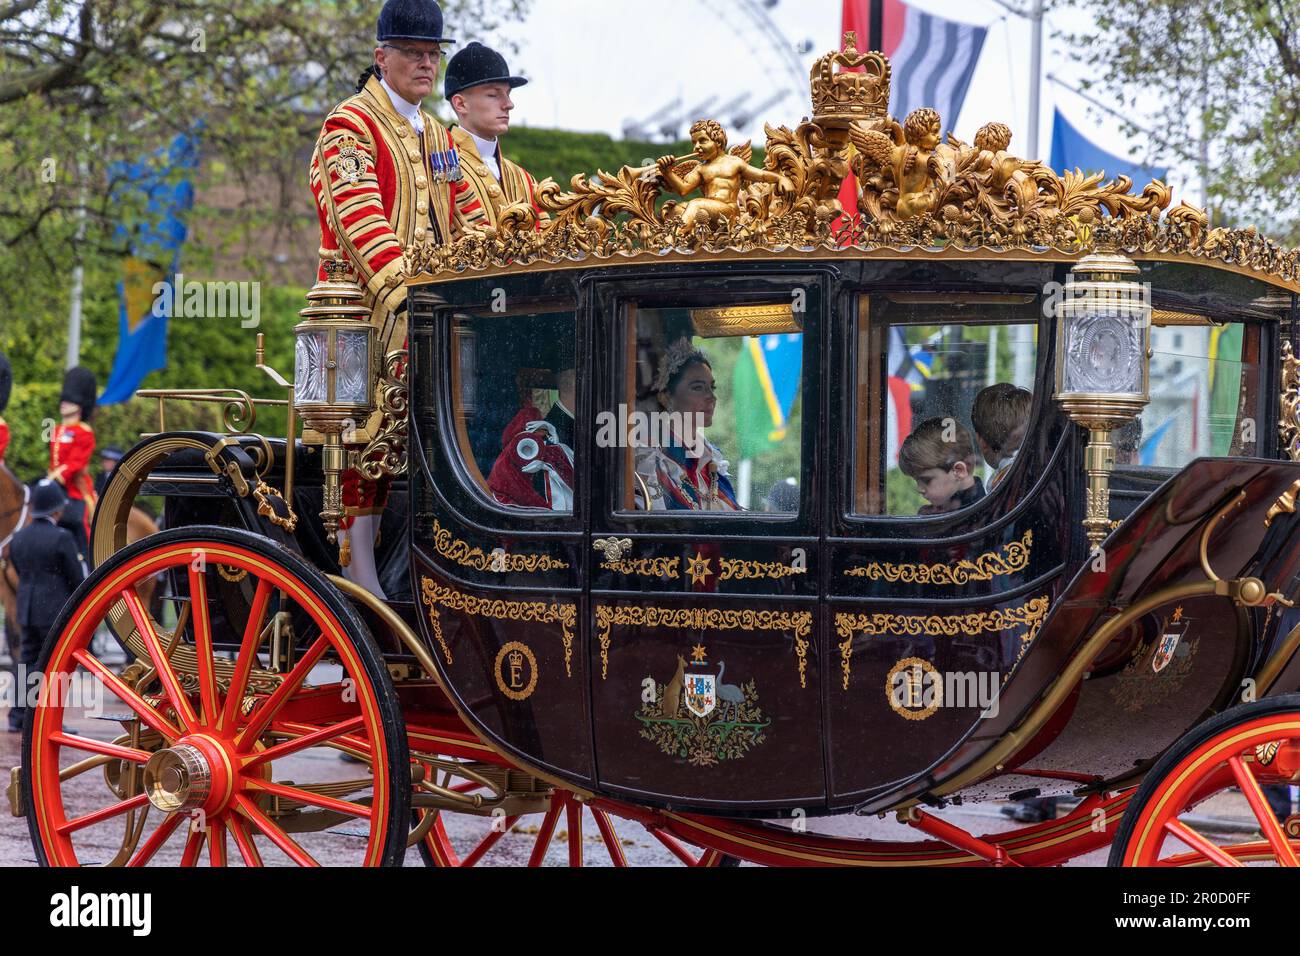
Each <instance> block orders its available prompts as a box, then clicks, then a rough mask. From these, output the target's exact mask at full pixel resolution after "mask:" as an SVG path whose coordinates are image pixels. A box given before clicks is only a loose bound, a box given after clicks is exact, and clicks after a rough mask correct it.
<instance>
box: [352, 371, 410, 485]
mask: <svg viewBox="0 0 1300 956" xmlns="http://www.w3.org/2000/svg"><path fill="white" fill-rule="evenodd" d="M409 359H410V355H409V353H408V352H406V351H405V350H400V351H396V352H389V353H388V355H387V356H385V358H384V374H383V377H382V378H380V380H379V388H378V390H377V398H378V404H379V411H380V413H381V416H382V417H381V419H380V425H379V431H378V432H377V433H376V434H375V437H374V438H372V439H371V441H370V444H369V445H367V446H366V448H365V450H364V451H362V452H361V455H360V456H359V458H358V461H359V462H360V465H359V467H358V469H357V470H358V471H360V472H361V475H362V477H364V478H365V479H367V480H368V481H379V480H381V479H382V478H384V477H386V476H392V477H398V476H401V475H404V474H406V470H407V465H408V463H409V462H408V458H407V453H406V438H407V435H406V430H407V423H408V421H409V419H410V411H409V410H410V392H409V390H408V387H407V365H408V363H409Z"/></svg>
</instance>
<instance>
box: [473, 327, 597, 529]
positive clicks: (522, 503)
mask: <svg viewBox="0 0 1300 956" xmlns="http://www.w3.org/2000/svg"><path fill="white" fill-rule="evenodd" d="M452 321H453V335H452V346H451V348H452V355H451V368H452V382H451V388H452V404H453V409H454V417H455V427H456V438H457V444H458V445H459V446H460V453H461V456H462V460H463V461H464V463H465V465H466V468H467V470H468V471H469V474H470V476H471V477H472V478H473V479H474V481H475V482H476V483H477V484H478V486H479V490H480V491H482V492H483V493H484V494H486V495H487V496H489V497H490V498H492V499H493V500H494V501H496V502H497V503H499V504H502V505H505V506H507V507H510V508H520V509H535V510H544V511H553V512H566V513H569V512H572V511H573V492H574V486H575V478H574V474H575V472H574V461H573V448H574V441H573V439H574V414H575V411H576V401H577V400H576V376H577V372H576V331H575V322H574V313H573V312H572V310H568V311H564V310H561V309H559V308H556V309H554V310H553V311H552V310H547V309H545V308H540V309H539V308H536V307H534V308H533V309H532V310H531V311H517V310H511V311H507V312H504V313H496V312H493V311H492V310H491V309H490V308H489V309H484V310H482V311H481V312H478V313H475V314H468V313H458V314H457V315H456V316H455V317H454V319H453V320H452Z"/></svg>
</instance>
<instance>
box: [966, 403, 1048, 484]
mask: <svg viewBox="0 0 1300 956" xmlns="http://www.w3.org/2000/svg"><path fill="white" fill-rule="evenodd" d="M1033 408H1034V396H1033V393H1032V392H1028V391H1026V390H1025V389H1023V388H1017V387H1016V386H1015V385H1011V384H1009V383H1007V382H1001V383H999V384H997V385H993V386H991V387H989V388H986V389H984V391H982V392H980V393H979V396H978V397H977V398H976V399H975V407H974V408H973V409H971V424H972V425H974V426H975V441H976V442H978V443H979V448H980V454H981V455H983V456H984V460H985V461H986V462H988V466H989V467H990V468H992V469H993V472H994V474H993V477H992V478H991V479H990V480H989V491H992V490H993V489H994V488H996V487H997V486H998V485H1000V484H1002V481H1003V480H1004V479H1005V478H1006V477H1007V475H1008V474H1010V472H1011V469H1012V467H1013V466H1014V465H1015V463H1016V456H1017V455H1018V454H1020V446H1021V445H1023V444H1024V443H1025V433H1026V431H1027V430H1028V429H1029V416H1030V413H1031V412H1032V411H1033Z"/></svg>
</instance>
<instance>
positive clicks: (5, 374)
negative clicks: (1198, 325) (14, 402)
mask: <svg viewBox="0 0 1300 956" xmlns="http://www.w3.org/2000/svg"><path fill="white" fill-rule="evenodd" d="M13 387H14V370H13V367H12V366H10V364H9V360H8V359H7V358H5V356H4V353H3V352H0V413H3V412H4V410H5V409H6V408H8V407H9V394H10V392H12V391H13Z"/></svg>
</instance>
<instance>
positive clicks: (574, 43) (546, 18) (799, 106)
mask: <svg viewBox="0 0 1300 956" xmlns="http://www.w3.org/2000/svg"><path fill="white" fill-rule="evenodd" d="M910 2H912V3H913V5H915V6H917V7H920V8H921V9H923V10H925V11H926V12H928V13H934V14H938V15H940V16H944V17H947V18H949V19H952V20H963V21H965V22H968V23H973V24H979V25H982V26H986V27H988V28H989V34H988V38H987V39H986V41H985V44H984V50H983V55H982V56H981V59H980V63H979V66H978V68H977V70H976V73H975V76H974V79H973V81H972V83H971V88H970V92H969V94H968V96H967V99H966V105H965V108H964V110H963V112H962V115H961V116H960V117H958V118H957V121H956V123H955V124H953V123H952V121H951V119H950V118H949V117H944V123H945V126H947V127H949V128H951V129H953V130H954V132H956V133H957V135H958V136H960V137H962V138H963V139H966V140H967V141H969V140H970V139H971V138H972V137H973V136H974V133H975V131H976V130H977V129H978V128H979V127H980V126H982V125H984V124H985V123H987V122H991V121H995V120H998V121H1003V122H1006V123H1008V124H1009V125H1010V126H1011V128H1012V129H1013V131H1014V132H1015V136H1016V139H1015V141H1014V143H1013V146H1012V149H1013V151H1020V152H1022V153H1023V152H1027V151H1028V148H1029V136H1028V128H1029V124H1028V111H1029V51H1030V43H1031V37H1032V31H1031V26H1030V23H1029V21H1028V20H1024V19H1021V18H1020V17H1017V16H1015V15H1014V14H1011V13H1010V12H1008V11H1007V10H1005V9H1004V8H1002V7H1001V6H999V5H998V4H997V3H995V2H993V0H910ZM532 4H533V9H532V13H531V14H530V16H529V17H528V19H527V20H526V21H525V22H523V23H516V24H511V25H508V26H506V27H504V28H503V29H502V31H501V34H502V35H504V36H508V37H509V39H510V40H511V41H513V42H514V43H516V44H518V46H519V53H518V54H516V55H514V56H513V57H512V60H513V62H512V63H511V66H512V67H513V68H514V69H515V72H520V73H523V74H524V75H525V76H528V77H530V78H531V79H532V81H533V82H532V84H531V85H529V86H528V87H526V88H524V89H521V90H519V91H518V93H517V94H516V96H515V103H516V112H515V121H516V122H517V123H524V124H527V125H529V126H542V127H550V128H562V129H570V130H599V131H602V132H607V133H610V134H611V135H614V136H621V135H622V130H623V127H624V124H625V123H627V122H629V121H634V120H643V119H646V118H648V117H650V116H651V115H652V114H654V113H655V112H656V111H658V110H659V109H660V108H661V107H663V106H665V105H667V104H668V103H670V102H671V101H672V100H673V99H674V98H676V97H681V98H682V100H683V106H682V108H681V112H686V111H687V110H690V109H692V108H693V107H695V106H697V105H699V104H701V102H702V101H704V100H706V99H707V98H708V97H710V96H714V95H716V96H717V97H718V99H717V100H716V101H715V102H714V104H712V106H710V107H709V108H708V109H705V110H703V111H702V113H703V114H705V115H708V116H711V117H714V118H717V119H719V120H721V121H723V123H724V125H727V126H728V127H729V129H730V130H731V132H733V133H738V134H741V135H743V136H744V137H752V138H753V139H754V140H755V141H756V142H759V143H761V142H762V140H763V121H764V120H766V121H768V122H771V123H773V124H774V125H781V124H785V125H789V126H794V125H795V124H797V123H798V122H799V121H800V120H801V119H802V118H803V117H804V116H805V115H807V113H808V112H809V111H810V105H811V104H810V101H809V96H808V91H807V73H808V70H809V69H810V68H811V66H812V63H813V61H814V60H816V59H817V58H818V57H819V56H821V55H822V54H823V53H825V52H826V51H827V50H830V49H831V48H833V47H835V46H837V44H838V39H839V30H840V8H841V0H778V2H776V3H775V5H774V7H773V8H772V9H771V10H770V11H769V14H770V17H771V19H772V21H773V22H774V23H775V24H776V26H777V27H778V28H779V29H780V31H781V32H782V33H783V34H784V36H785V37H786V38H787V39H788V41H789V43H791V44H798V43H800V42H801V41H805V40H806V41H810V42H811V43H812V44H813V51H812V52H810V53H808V54H806V55H802V56H801V57H800V59H801V60H802V61H803V66H802V77H801V79H800V80H799V81H797V82H798V84H799V86H798V92H797V93H792V94H790V95H788V96H786V97H785V98H784V99H783V100H782V101H781V102H780V103H778V104H776V105H774V106H772V107H770V108H769V109H767V110H764V111H763V114H762V116H761V117H758V118H757V119H756V120H755V122H754V123H752V124H751V125H750V127H749V128H747V129H744V130H737V129H735V128H734V126H733V125H732V120H733V118H732V117H730V116H726V115H723V114H721V113H719V112H718V109H717V108H718V107H722V106H724V105H726V104H728V103H729V102H731V101H733V100H735V99H736V98H737V97H739V96H740V95H741V94H743V93H746V92H750V93H751V97H752V98H751V100H750V103H751V104H752V105H757V104H758V103H761V102H762V101H765V100H767V99H769V98H770V97H771V96H772V95H775V94H777V93H779V92H780V91H781V90H783V89H789V88H790V87H791V86H793V85H794V84H795V82H796V81H795V80H794V79H793V78H792V77H791V75H790V70H789V69H788V68H784V69H783V68H782V67H781V62H782V61H781V57H780V55H779V54H778V53H777V52H775V51H773V50H772V49H771V47H770V45H769V44H768V43H766V42H765V41H764V40H763V39H762V36H761V34H760V33H759V32H758V31H757V30H756V29H754V28H752V27H750V26H749V25H748V23H749V22H748V21H747V20H746V19H745V18H744V17H743V16H742V15H741V13H740V11H739V4H738V2H737V0H655V2H653V3H647V2H643V0H532ZM760 5H761V0H760ZM1026 5H1027V3H1026ZM1089 24H1090V20H1089V18H1088V17H1087V16H1084V15H1081V14H1079V13H1078V12H1077V11H1073V10H1067V11H1064V12H1056V13H1052V14H1050V15H1049V17H1048V21H1047V29H1046V30H1045V31H1044V36H1045V41H1044V43H1045V49H1044V54H1043V64H1044V69H1043V72H1044V74H1047V73H1052V74H1055V75H1056V76H1058V77H1059V78H1060V79H1062V80H1064V81H1066V82H1067V83H1069V84H1070V85H1072V86H1077V81H1078V79H1079V78H1080V77H1082V76H1084V75H1085V69H1084V67H1083V66H1081V65H1079V64H1075V63H1073V62H1072V61H1070V59H1069V58H1068V57H1067V56H1066V53H1065V49H1064V45H1063V43H1062V42H1061V41H1059V40H1057V39H1055V38H1053V36H1052V33H1053V31H1054V30H1073V31H1076V32H1077V31H1080V30H1083V29H1086V28H1087V27H1088V26H1089ZM865 44H866V38H862V45H863V46H865ZM1157 95H1158V94H1156V93H1155V92H1154V91H1153V92H1152V94H1151V97H1149V98H1148V99H1147V100H1146V102H1147V103H1148V105H1150V104H1151V103H1153V102H1154V101H1155V100H1154V97H1155V96H1157ZM1056 105H1059V106H1060V107H1061V109H1062V111H1063V112H1064V113H1065V115H1066V117H1067V118H1068V119H1070V120H1071V122H1073V123H1074V125H1075V126H1076V127H1078V128H1079V129H1081V130H1085V131H1089V132H1090V133H1091V135H1092V137H1093V139H1094V141H1095V142H1096V143H1097V145H1099V146H1101V147H1102V148H1104V149H1107V150H1109V151H1110V152H1112V153H1115V154H1117V155H1120V156H1126V157H1127V156H1133V155H1134V153H1133V152H1131V149H1133V148H1136V149H1137V153H1136V157H1135V158H1136V159H1137V160H1139V161H1140V160H1145V159H1147V158H1148V157H1146V156H1145V155H1144V154H1143V153H1142V149H1141V148H1142V143H1141V141H1138V140H1134V141H1130V140H1128V139H1127V138H1126V137H1125V136H1124V135H1123V133H1122V132H1121V129H1120V124H1119V122H1118V120H1116V119H1115V118H1114V117H1111V116H1108V115H1106V114H1105V113H1103V112H1102V111H1100V110H1098V109H1096V108H1093V107H1090V106H1089V104H1088V103H1087V102H1086V101H1085V100H1084V99H1082V98H1081V97H1079V96H1077V95H1076V94H1074V93H1071V92H1070V91H1068V90H1066V89H1063V88H1062V87H1061V86H1059V85H1057V84H1054V83H1051V82H1048V81H1047V80H1046V78H1044V81H1043V93H1042V111H1041V126H1040V130H1041V132H1040V137H1041V138H1040V148H1039V151H1038V152H1039V154H1040V156H1039V158H1042V159H1044V160H1046V159H1049V158H1050V157H1049V152H1050V149H1051V142H1050V140H1051V123H1052V109H1053V107H1054V106H1056ZM692 118H700V117H692ZM900 119H901V117H900ZM1161 159H1162V160H1163V161H1162V163H1161V165H1171V164H1170V162H1169V160H1168V159H1167V158H1161ZM1186 172H1190V171H1183V170H1180V169H1178V168H1177V167H1176V166H1175V167H1174V168H1173V170H1172V172H1171V174H1170V180H1171V185H1173V187H1174V189H1175V192H1176V195H1180V196H1181V195H1183V190H1184V189H1192V190H1193V191H1192V192H1189V193H1188V194H1187V198H1188V199H1189V200H1190V201H1193V202H1195V201H1198V200H1199V196H1198V195H1196V193H1195V190H1194V188H1193V186H1192V185H1190V184H1189V182H1188V178H1187V175H1186V174H1185V173H1186Z"/></svg>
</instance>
